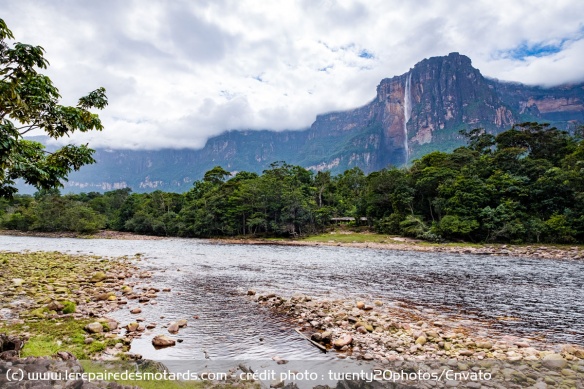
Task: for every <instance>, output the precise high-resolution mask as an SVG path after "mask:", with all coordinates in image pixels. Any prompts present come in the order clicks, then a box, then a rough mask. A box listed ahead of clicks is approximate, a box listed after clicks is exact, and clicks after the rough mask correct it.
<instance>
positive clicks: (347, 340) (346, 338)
mask: <svg viewBox="0 0 584 389" xmlns="http://www.w3.org/2000/svg"><path fill="white" fill-rule="evenodd" d="M351 343H353V337H352V336H351V335H343V336H341V337H340V338H339V339H336V340H335V341H334V342H333V346H335V347H336V348H342V347H344V346H348V345H350V344H351Z"/></svg>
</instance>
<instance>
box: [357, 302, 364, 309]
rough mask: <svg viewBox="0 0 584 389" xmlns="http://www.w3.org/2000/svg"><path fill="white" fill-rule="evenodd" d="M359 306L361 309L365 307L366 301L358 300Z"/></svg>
mask: <svg viewBox="0 0 584 389" xmlns="http://www.w3.org/2000/svg"><path fill="white" fill-rule="evenodd" d="M357 308H359V309H363V308H365V303H364V302H363V301H358V302H357Z"/></svg>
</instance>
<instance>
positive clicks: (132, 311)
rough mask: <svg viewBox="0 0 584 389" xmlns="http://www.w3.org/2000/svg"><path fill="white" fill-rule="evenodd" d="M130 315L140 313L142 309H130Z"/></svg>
mask: <svg viewBox="0 0 584 389" xmlns="http://www.w3.org/2000/svg"><path fill="white" fill-rule="evenodd" d="M130 313H133V314H138V313H142V308H140V307H136V308H132V309H130Z"/></svg>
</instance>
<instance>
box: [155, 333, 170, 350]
mask: <svg viewBox="0 0 584 389" xmlns="http://www.w3.org/2000/svg"><path fill="white" fill-rule="evenodd" d="M175 344H176V341H175V340H174V339H172V338H169V337H168V336H166V335H156V336H155V337H154V338H152V345H153V346H154V347H159V348H161V347H170V346H174V345H175Z"/></svg>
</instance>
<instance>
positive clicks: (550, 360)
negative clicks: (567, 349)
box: [541, 354, 568, 370]
mask: <svg viewBox="0 0 584 389" xmlns="http://www.w3.org/2000/svg"><path fill="white" fill-rule="evenodd" d="M541 363H542V365H543V366H544V367H547V368H548V369H557V370H561V369H563V368H565V367H566V366H567V365H568V361H566V360H565V359H564V358H563V357H562V356H561V355H560V354H548V355H546V356H545V357H543V360H542V362H541Z"/></svg>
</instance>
